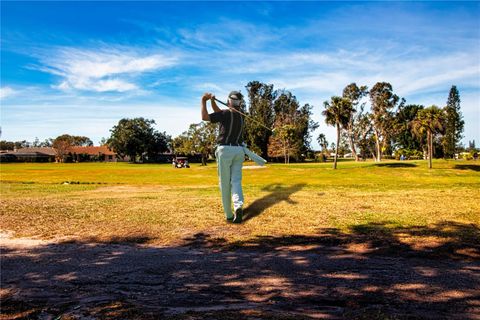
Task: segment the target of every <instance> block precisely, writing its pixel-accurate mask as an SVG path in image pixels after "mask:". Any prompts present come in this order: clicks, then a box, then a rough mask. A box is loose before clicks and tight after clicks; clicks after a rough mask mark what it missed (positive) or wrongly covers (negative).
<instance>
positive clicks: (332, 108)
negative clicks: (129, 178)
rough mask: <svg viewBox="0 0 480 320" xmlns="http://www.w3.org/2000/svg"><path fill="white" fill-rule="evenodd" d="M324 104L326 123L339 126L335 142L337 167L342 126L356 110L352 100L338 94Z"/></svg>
mask: <svg viewBox="0 0 480 320" xmlns="http://www.w3.org/2000/svg"><path fill="white" fill-rule="evenodd" d="M323 105H324V106H325V110H323V111H322V115H323V116H324V117H325V123H326V124H327V125H329V126H335V127H336V128H337V143H336V144H335V158H334V162H333V169H337V157H338V146H339V145H340V133H341V130H342V128H345V127H346V126H347V125H348V122H349V121H350V118H351V116H352V113H353V112H354V110H353V107H352V103H351V102H350V100H348V99H345V98H342V97H336V96H334V97H332V98H331V99H330V102H329V101H325V102H324V103H323Z"/></svg>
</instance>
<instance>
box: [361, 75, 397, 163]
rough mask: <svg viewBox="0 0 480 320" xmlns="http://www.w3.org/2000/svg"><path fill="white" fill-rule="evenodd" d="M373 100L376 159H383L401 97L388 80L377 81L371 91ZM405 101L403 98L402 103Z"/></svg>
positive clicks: (372, 115)
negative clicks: (394, 91) (395, 92)
mask: <svg viewBox="0 0 480 320" xmlns="http://www.w3.org/2000/svg"><path fill="white" fill-rule="evenodd" d="M369 94H370V102H371V111H372V113H371V121H372V125H373V132H374V135H375V146H376V161H381V160H382V154H383V151H384V150H386V149H387V146H388V144H389V140H390V139H391V137H392V135H393V132H394V131H393V129H394V125H393V124H394V111H395V108H396V107H397V106H398V104H399V102H400V98H399V97H398V96H397V95H396V94H394V93H393V89H392V85H391V84H390V83H388V82H377V83H376V84H375V85H374V86H373V88H372V89H371V90H370V92H369ZM403 103H404V100H403V99H402V100H401V103H400V105H402V104H403Z"/></svg>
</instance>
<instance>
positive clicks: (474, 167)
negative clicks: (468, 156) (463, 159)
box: [455, 164, 480, 171]
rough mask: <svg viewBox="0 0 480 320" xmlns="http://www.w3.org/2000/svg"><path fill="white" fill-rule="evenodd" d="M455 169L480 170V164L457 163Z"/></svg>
mask: <svg viewBox="0 0 480 320" xmlns="http://www.w3.org/2000/svg"><path fill="white" fill-rule="evenodd" d="M455 169H458V170H473V171H480V164H456V165H455Z"/></svg>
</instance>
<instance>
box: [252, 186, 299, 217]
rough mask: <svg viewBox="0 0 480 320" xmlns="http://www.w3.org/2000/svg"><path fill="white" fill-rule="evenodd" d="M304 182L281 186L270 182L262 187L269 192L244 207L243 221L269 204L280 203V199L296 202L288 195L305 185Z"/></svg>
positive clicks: (289, 202) (258, 213)
mask: <svg viewBox="0 0 480 320" xmlns="http://www.w3.org/2000/svg"><path fill="white" fill-rule="evenodd" d="M305 185H306V184H305V183H298V184H295V185H293V186H288V187H287V186H283V185H281V184H270V185H268V186H266V187H264V188H263V189H262V191H268V192H269V193H268V194H267V195H265V196H263V197H261V198H260V199H256V200H255V201H253V202H252V203H251V204H250V205H249V206H248V207H246V208H245V209H244V218H243V220H244V221H247V220H250V219H252V218H255V217H256V216H258V215H260V214H261V213H262V212H264V211H265V210H267V209H268V208H270V207H271V206H273V205H275V204H277V203H280V202H282V201H285V202H287V203H288V204H296V202H295V201H293V200H292V199H290V196H291V195H292V194H294V193H296V192H298V191H300V190H301V189H303V187H305Z"/></svg>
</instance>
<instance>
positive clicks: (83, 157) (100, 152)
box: [68, 146, 126, 162]
mask: <svg viewBox="0 0 480 320" xmlns="http://www.w3.org/2000/svg"><path fill="white" fill-rule="evenodd" d="M68 156H69V157H71V160H72V161H74V162H83V161H105V162H117V161H125V160H126V159H124V158H122V157H120V156H119V155H117V154H116V153H115V152H113V151H112V150H110V149H109V148H108V147H107V146H99V147H93V146H92V147H70V148H69V149H68Z"/></svg>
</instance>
